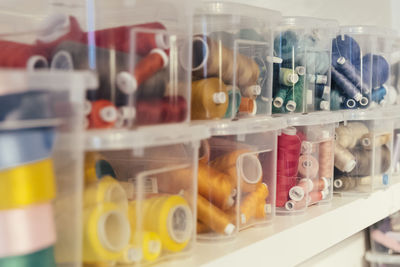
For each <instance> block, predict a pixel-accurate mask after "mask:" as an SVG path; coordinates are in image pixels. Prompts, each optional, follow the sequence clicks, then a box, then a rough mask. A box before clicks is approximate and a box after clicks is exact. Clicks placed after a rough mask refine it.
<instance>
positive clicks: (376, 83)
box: [362, 54, 389, 88]
mask: <svg viewBox="0 0 400 267" xmlns="http://www.w3.org/2000/svg"><path fill="white" fill-rule="evenodd" d="M362 62H363V65H362V68H363V69H362V72H363V80H364V82H365V83H370V82H371V86H372V88H379V87H381V86H382V85H383V84H384V83H385V82H386V81H387V80H388V79H389V63H388V62H387V61H386V59H385V58H384V57H383V56H380V55H373V54H366V55H364V56H363V58H362Z"/></svg>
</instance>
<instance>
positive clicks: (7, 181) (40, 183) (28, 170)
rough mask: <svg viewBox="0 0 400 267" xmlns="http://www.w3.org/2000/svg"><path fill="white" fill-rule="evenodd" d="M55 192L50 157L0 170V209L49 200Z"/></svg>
mask: <svg viewBox="0 0 400 267" xmlns="http://www.w3.org/2000/svg"><path fill="white" fill-rule="evenodd" d="M55 194H56V188H55V177H54V171H53V162H52V161H51V160H50V159H45V160H41V161H37V162H33V163H29V164H26V165H21V166H19V167H15V168H12V169H6V170H2V171H0V210H5V209H16V208H20V207H24V206H29V205H33V204H38V203H45V202H50V201H51V200H52V199H54V197H55Z"/></svg>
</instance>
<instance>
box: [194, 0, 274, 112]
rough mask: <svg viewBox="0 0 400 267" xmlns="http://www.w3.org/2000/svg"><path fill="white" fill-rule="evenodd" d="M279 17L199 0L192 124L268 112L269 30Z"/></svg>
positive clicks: (255, 10)
mask: <svg viewBox="0 0 400 267" xmlns="http://www.w3.org/2000/svg"><path fill="white" fill-rule="evenodd" d="M280 17H281V16H280V13H279V12H276V11H272V10H268V9H263V8H259V7H252V6H247V5H242V4H235V3H221V2H210V1H209V2H204V3H202V4H200V5H199V6H198V8H197V9H196V11H195V17H194V22H193V23H194V31H193V34H194V36H193V64H192V104H191V118H192V120H206V119H234V118H243V117H254V116H267V115H270V114H271V86H272V50H273V39H272V38H273V30H274V29H275V27H276V25H277V23H278V22H279V20H280Z"/></svg>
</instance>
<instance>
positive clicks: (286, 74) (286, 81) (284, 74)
mask: <svg viewBox="0 0 400 267" xmlns="http://www.w3.org/2000/svg"><path fill="white" fill-rule="evenodd" d="M279 81H280V83H281V84H283V85H285V86H293V85H295V84H296V83H297V82H298V81H299V75H298V74H297V73H295V71H294V70H292V69H287V68H281V69H280V71H279Z"/></svg>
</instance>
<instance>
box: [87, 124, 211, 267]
mask: <svg viewBox="0 0 400 267" xmlns="http://www.w3.org/2000/svg"><path fill="white" fill-rule="evenodd" d="M208 137H209V131H208V129H207V128H206V127H204V126H193V127H190V126H185V125H182V126H177V125H171V126H162V127H161V126H150V127H146V129H139V130H136V131H124V130H110V131H91V132H90V133H89V134H88V139H87V145H86V148H87V152H86V157H85V190H84V205H83V207H84V212H83V213H84V229H83V232H84V233H83V236H84V238H83V262H84V263H85V264H89V263H93V262H99V263H102V264H107V263H108V264H111V263H117V264H131V265H132V264H139V265H140V264H149V263H154V262H159V261H162V260H167V259H171V258H175V257H181V256H189V255H190V253H191V251H192V249H193V245H194V241H195V229H196V188H197V187H196V177H197V162H198V149H199V146H200V140H201V139H204V138H208ZM93 229H99V230H98V231H97V232H96V231H93Z"/></svg>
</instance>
